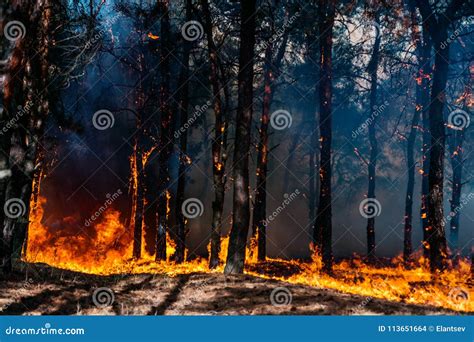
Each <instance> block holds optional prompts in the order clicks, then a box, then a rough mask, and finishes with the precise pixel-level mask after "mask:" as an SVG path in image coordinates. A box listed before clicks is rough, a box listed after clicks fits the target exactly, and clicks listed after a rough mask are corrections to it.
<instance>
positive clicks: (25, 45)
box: [2, 1, 53, 273]
mask: <svg viewBox="0 0 474 342" xmlns="http://www.w3.org/2000/svg"><path fill="white" fill-rule="evenodd" d="M43 6H44V7H41V8H38V7H37V6H35V4H34V3H31V4H26V5H22V6H17V8H16V9H15V10H14V12H13V13H12V18H16V19H18V20H20V21H22V22H24V23H25V26H26V30H27V31H28V35H26V36H25V38H24V39H23V38H20V39H18V40H17V41H16V42H15V47H14V48H13V53H12V57H11V60H10V67H9V70H8V75H7V77H6V78H5V81H4V87H3V106H4V107H3V108H4V110H6V111H7V113H8V115H9V116H12V115H13V114H14V115H15V119H16V120H17V121H18V127H17V128H16V127H14V128H11V129H10V130H9V131H8V132H7V133H6V134H5V135H6V139H8V140H9V141H10V139H12V140H11V143H12V144H14V145H15V151H16V153H17V154H16V155H15V158H14V160H15V164H14V165H11V177H10V178H9V179H8V183H7V184H6V189H2V192H3V191H4V190H6V195H5V197H4V200H6V201H8V203H10V204H12V203H14V204H15V205H16V207H14V206H13V205H11V206H9V208H10V209H11V210H12V212H14V215H11V214H12V213H11V212H10V213H9V214H10V215H8V214H7V212H9V210H8V209H7V210H2V211H4V213H3V214H4V215H5V216H4V217H3V218H4V220H3V234H2V235H3V238H2V240H3V243H2V244H3V247H4V248H3V251H4V252H3V257H4V258H3V271H4V272H5V273H9V272H10V271H11V269H12V257H13V254H14V253H15V254H16V252H17V251H21V249H22V246H23V243H24V239H25V237H26V230H27V224H28V219H27V217H28V208H29V202H30V199H31V193H32V182H33V179H34V177H35V173H36V172H37V170H38V169H37V168H36V165H37V158H38V148H37V147H38V143H39V141H40V140H41V136H42V134H43V127H44V121H45V119H46V115H47V114H48V113H49V110H50V108H49V105H50V104H49V98H50V94H49V87H50V81H51V79H50V77H49V65H50V60H49V52H50V51H49V47H50V43H49V42H50V41H52V40H53V38H52V37H51V27H50V25H51V17H52V8H51V4H50V2H49V1H45V2H44V3H43ZM25 18H28V19H29V21H27V20H25ZM20 110H21V111H22V114H20ZM5 143H6V141H5ZM11 146H12V145H10V146H8V148H7V150H6V151H8V152H6V151H5V156H6V155H7V154H8V155H9V154H10V147H11ZM7 165H8V164H7ZM4 185H5V184H3V185H2V186H4ZM4 193H5V192H4ZM5 203H6V202H4V203H2V208H5V207H4V205H5ZM15 241H16V242H17V243H16V244H15ZM18 254H21V253H18Z"/></svg>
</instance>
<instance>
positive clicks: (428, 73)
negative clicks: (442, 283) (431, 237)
mask: <svg viewBox="0 0 474 342" xmlns="http://www.w3.org/2000/svg"><path fill="white" fill-rule="evenodd" d="M431 48H432V44H431V39H430V37H429V35H428V33H427V32H426V30H425V29H424V28H423V47H422V50H423V51H422V53H421V54H422V60H423V61H422V62H421V63H422V64H421V63H420V65H421V69H420V71H419V76H418V77H421V81H419V82H421V88H422V89H421V90H422V94H421V106H422V121H423V147H422V166H421V207H420V217H421V227H422V229H423V255H424V256H425V258H428V256H429V249H428V248H427V247H428V246H427V241H428V195H429V183H428V174H429V169H430V156H429V151H430V144H431V135H430V128H429V106H430V104H429V101H430V88H431V81H430V80H431V77H432V70H431Z"/></svg>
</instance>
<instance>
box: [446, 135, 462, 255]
mask: <svg viewBox="0 0 474 342" xmlns="http://www.w3.org/2000/svg"><path fill="white" fill-rule="evenodd" d="M451 134H453V136H452V137H451V140H452V151H451V167H452V170H453V178H452V186H453V192H452V194H451V204H450V206H451V208H450V209H451V212H450V219H451V220H450V229H449V241H450V244H451V251H452V253H453V259H454V262H455V263H457V262H458V260H459V257H460V256H461V251H460V250H459V243H458V240H459V218H460V216H461V192H462V185H463V184H462V169H463V163H464V161H463V157H464V153H463V143H464V130H460V131H455V132H451Z"/></svg>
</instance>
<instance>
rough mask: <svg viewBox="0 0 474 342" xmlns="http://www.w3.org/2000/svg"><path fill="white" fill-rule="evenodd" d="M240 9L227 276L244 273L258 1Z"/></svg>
mask: <svg viewBox="0 0 474 342" xmlns="http://www.w3.org/2000/svg"><path fill="white" fill-rule="evenodd" d="M240 5H241V12H240V13H241V16H240V20H241V28H240V57H239V75H238V106H237V117H236V133H235V142H236V143H235V146H234V160H233V165H234V198H233V207H234V208H233V215H232V229H231V232H230V239H229V250H228V253H227V263H226V266H225V273H242V272H243V271H244V263H245V247H246V242H247V235H248V230H249V223H250V222H249V221H250V203H249V154H250V133H251V123H252V113H253V108H252V107H253V79H254V71H253V67H254V48H255V15H256V13H255V10H256V8H255V7H256V1H255V0H245V1H241V2H240Z"/></svg>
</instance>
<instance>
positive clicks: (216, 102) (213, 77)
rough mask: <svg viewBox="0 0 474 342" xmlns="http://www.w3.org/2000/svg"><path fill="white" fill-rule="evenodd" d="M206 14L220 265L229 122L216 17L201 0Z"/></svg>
mask: <svg viewBox="0 0 474 342" xmlns="http://www.w3.org/2000/svg"><path fill="white" fill-rule="evenodd" d="M201 4H202V10H203V15H204V32H205V33H206V36H207V48H208V54H209V63H210V73H209V81H210V82H211V86H212V97H213V110H214V117H215V123H214V140H213V142H212V173H213V180H214V196H215V197H214V201H213V202H212V231H211V255H210V257H209V267H210V268H215V267H217V266H218V265H219V253H220V248H221V232H222V213H223V211H224V199H225V183H226V177H225V166H226V165H225V164H226V161H227V151H226V149H227V122H226V120H225V118H224V117H223V113H222V98H221V87H220V84H219V78H218V70H219V57H218V56H219V55H218V50H217V47H216V45H215V43H214V39H213V34H212V18H211V13H210V10H209V3H208V1H207V0H201Z"/></svg>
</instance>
